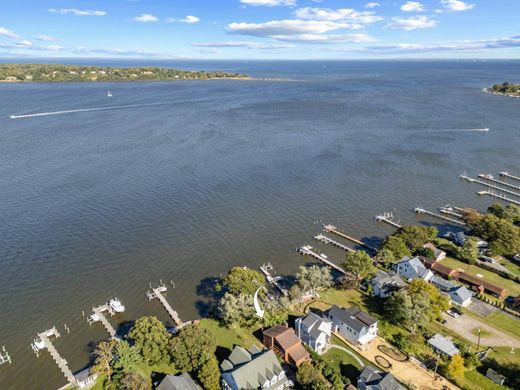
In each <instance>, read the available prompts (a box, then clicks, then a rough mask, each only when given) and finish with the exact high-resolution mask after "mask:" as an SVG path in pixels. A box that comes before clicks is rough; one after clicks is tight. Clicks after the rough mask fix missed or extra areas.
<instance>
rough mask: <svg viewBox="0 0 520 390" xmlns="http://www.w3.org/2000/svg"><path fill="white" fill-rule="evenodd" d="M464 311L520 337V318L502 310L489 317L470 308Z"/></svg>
mask: <svg viewBox="0 0 520 390" xmlns="http://www.w3.org/2000/svg"><path fill="white" fill-rule="evenodd" d="M464 312H465V313H466V314H467V315H469V316H471V317H474V318H478V319H479V320H482V321H485V322H486V323H487V324H488V325H490V326H492V327H494V328H497V329H499V330H501V331H503V332H504V333H507V334H509V335H510V336H513V337H516V338H517V339H520V318H518V319H517V318H511V317H510V316H509V315H507V314H506V313H504V312H502V311H500V310H497V311H495V312H493V313H491V314H490V315H488V316H487V317H482V316H479V315H478V314H476V313H474V312H472V311H470V310H464Z"/></svg>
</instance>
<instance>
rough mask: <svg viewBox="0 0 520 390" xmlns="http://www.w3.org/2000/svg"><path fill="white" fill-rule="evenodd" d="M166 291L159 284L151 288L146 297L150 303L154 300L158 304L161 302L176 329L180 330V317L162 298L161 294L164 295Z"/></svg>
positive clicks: (181, 324) (163, 286) (165, 288)
mask: <svg viewBox="0 0 520 390" xmlns="http://www.w3.org/2000/svg"><path fill="white" fill-rule="evenodd" d="M167 290H168V288H167V287H166V286H165V285H164V284H161V285H160V286H158V287H155V288H152V289H151V290H150V291H148V292H147V293H146V296H147V297H148V300H149V301H151V300H152V299H154V298H157V299H158V300H159V302H161V304H162V305H163V306H164V308H165V309H166V311H167V312H168V314H169V315H170V317H171V318H172V320H173V322H174V323H175V325H176V326H177V328H181V327H182V326H183V325H184V324H183V322H182V320H181V317H180V316H179V314H178V313H177V312H176V311H175V310H173V308H172V307H171V306H170V304H169V303H168V301H167V300H166V298H164V296H163V293H165V292H166V291H167Z"/></svg>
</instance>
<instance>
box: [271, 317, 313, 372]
mask: <svg viewBox="0 0 520 390" xmlns="http://www.w3.org/2000/svg"><path fill="white" fill-rule="evenodd" d="M263 336H264V345H265V346H266V347H267V348H269V349H272V350H273V351H274V352H275V353H276V354H277V355H279V356H280V357H281V358H282V359H283V360H284V361H285V362H286V363H291V364H294V365H295V366H299V365H300V364H302V363H303V362H304V361H306V360H309V359H310V357H309V353H308V352H307V351H306V350H305V348H303V345H302V342H301V340H300V339H299V338H298V336H296V333H295V332H294V329H293V328H288V327H286V326H282V325H275V326H273V327H272V328H269V329H267V330H265V331H264V334H263Z"/></svg>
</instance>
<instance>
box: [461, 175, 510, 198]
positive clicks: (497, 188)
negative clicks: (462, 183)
mask: <svg viewBox="0 0 520 390" xmlns="http://www.w3.org/2000/svg"><path fill="white" fill-rule="evenodd" d="M459 177H460V179H461V180H467V181H469V182H470V183H477V184H481V185H483V186H486V187H488V188H493V189H495V190H497V191H500V192H505V193H506V194H509V195H513V196H518V197H520V194H519V193H516V192H513V191H510V190H506V189H505V188H502V187H498V186H496V185H494V184H491V183H486V182H484V181H482V180H479V179H473V178H471V177H469V176H466V175H460V176H459Z"/></svg>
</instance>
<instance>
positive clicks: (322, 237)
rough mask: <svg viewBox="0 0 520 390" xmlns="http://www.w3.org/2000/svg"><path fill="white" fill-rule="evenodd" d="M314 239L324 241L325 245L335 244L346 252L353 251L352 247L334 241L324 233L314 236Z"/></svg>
mask: <svg viewBox="0 0 520 390" xmlns="http://www.w3.org/2000/svg"><path fill="white" fill-rule="evenodd" d="M314 239H315V240H316V241H319V242H322V243H324V244H325V245H327V244H332V245H334V246H337V247H338V248H340V249H343V250H344V251H346V252H355V250H354V249H352V248H349V247H348V246H346V245H344V244H342V243H340V242H337V241H334V240H333V239H332V238H329V237H327V236H326V235H324V234H318V235H316V236H314Z"/></svg>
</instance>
